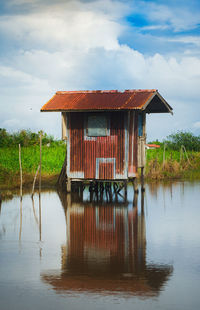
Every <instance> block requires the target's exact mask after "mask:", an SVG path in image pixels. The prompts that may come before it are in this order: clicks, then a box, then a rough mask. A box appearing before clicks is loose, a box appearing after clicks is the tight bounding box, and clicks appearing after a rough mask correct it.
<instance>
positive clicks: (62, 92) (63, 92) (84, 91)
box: [56, 89, 157, 95]
mask: <svg viewBox="0 0 200 310" xmlns="http://www.w3.org/2000/svg"><path fill="white" fill-rule="evenodd" d="M156 91H157V89H125V90H124V91H120V90H117V89H110V90H108V89H107V90H66V91H57V92H56V95H65V94H79V93H81V94H99V93H100V94H105V93H108V94H110V93H121V94H123V93H134V92H149V93H151V92H156Z"/></svg>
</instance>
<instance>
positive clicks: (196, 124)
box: [193, 121, 200, 129]
mask: <svg viewBox="0 0 200 310" xmlns="http://www.w3.org/2000/svg"><path fill="white" fill-rule="evenodd" d="M193 127H194V128H197V129H200V121H198V122H195V123H194V124H193Z"/></svg>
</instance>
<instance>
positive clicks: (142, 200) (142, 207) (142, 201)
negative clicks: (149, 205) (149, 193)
mask: <svg viewBox="0 0 200 310" xmlns="http://www.w3.org/2000/svg"><path fill="white" fill-rule="evenodd" d="M141 214H142V215H144V192H142V193H141Z"/></svg>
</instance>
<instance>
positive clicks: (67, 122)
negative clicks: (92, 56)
mask: <svg viewBox="0 0 200 310" xmlns="http://www.w3.org/2000/svg"><path fill="white" fill-rule="evenodd" d="M41 111H42V112H61V113H62V138H63V139H66V141H67V167H66V174H67V178H68V180H69V182H70V181H84V180H110V181H111V180H113V181H123V180H128V179H134V178H135V177H136V176H137V170H138V168H143V167H144V165H145V143H146V113H169V112H170V113H172V108H171V107H170V105H169V104H168V103H167V102H166V101H165V99H164V98H163V97H162V96H161V95H160V94H159V92H158V91H157V90H155V89H151V90H125V91H124V92H120V91H117V90H106V91H100V90H97V91H59V92H56V94H55V95H54V96H53V97H52V98H51V99H50V100H49V101H48V102H47V103H46V104H45V105H44V106H43V107H42V109H41Z"/></svg>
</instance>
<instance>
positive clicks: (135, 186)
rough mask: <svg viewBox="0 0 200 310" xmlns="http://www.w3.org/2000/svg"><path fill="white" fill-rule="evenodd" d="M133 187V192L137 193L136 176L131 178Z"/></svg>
mask: <svg viewBox="0 0 200 310" xmlns="http://www.w3.org/2000/svg"><path fill="white" fill-rule="evenodd" d="M133 189H134V193H138V182H137V178H134V179H133Z"/></svg>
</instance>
